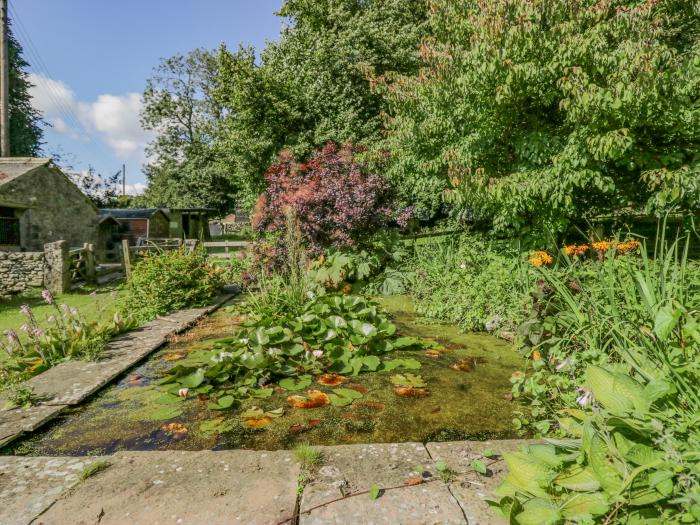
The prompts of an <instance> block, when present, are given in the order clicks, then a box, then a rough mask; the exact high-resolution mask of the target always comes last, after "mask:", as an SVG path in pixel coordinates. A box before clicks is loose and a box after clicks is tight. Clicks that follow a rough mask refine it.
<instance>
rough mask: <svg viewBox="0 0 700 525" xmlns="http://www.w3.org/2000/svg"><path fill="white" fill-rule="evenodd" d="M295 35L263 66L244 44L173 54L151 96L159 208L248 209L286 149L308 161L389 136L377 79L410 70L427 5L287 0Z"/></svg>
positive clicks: (391, 0)
mask: <svg viewBox="0 0 700 525" xmlns="http://www.w3.org/2000/svg"><path fill="white" fill-rule="evenodd" d="M278 14H279V15H280V16H282V17H284V18H285V19H286V22H287V23H286V28H285V29H284V30H283V32H282V34H281V36H280V39H279V41H278V42H271V43H269V44H268V46H267V47H266V48H265V50H264V51H263V52H262V53H261V56H260V57H259V58H256V53H255V50H254V49H252V48H250V47H245V46H241V47H240V48H238V49H237V50H235V51H230V50H228V49H226V47H224V46H222V47H221V48H220V49H219V50H218V52H216V53H208V52H205V51H201V50H198V51H195V52H193V53H191V54H190V55H188V56H186V57H173V58H171V59H168V60H166V61H164V62H163V64H161V66H160V67H159V68H158V69H157V70H156V71H155V74H154V77H153V79H152V80H151V81H150V82H149V85H148V88H147V90H146V93H145V95H144V101H145V111H144V115H143V120H144V125H145V126H146V127H147V129H151V130H154V131H155V132H156V133H157V138H156V139H155V141H154V142H153V143H152V144H151V154H152V155H153V158H154V159H155V160H154V161H153V162H152V163H150V164H149V166H148V167H147V175H148V177H149V190H148V193H147V195H146V197H147V198H148V199H151V202H153V203H154V204H156V203H167V204H172V203H173V202H174V201H177V202H181V201H187V202H189V203H202V204H207V205H211V206H214V207H221V208H225V207H226V206H227V205H228V206H229V207H230V206H231V205H232V204H233V202H234V201H238V203H240V204H243V205H246V206H250V205H252V203H253V202H254V200H255V198H256V197H257V195H258V194H259V193H260V192H261V191H262V190H263V189H264V178H263V174H264V173H265V171H266V170H267V168H268V167H269V166H270V165H271V164H272V163H273V162H274V161H275V159H276V158H277V155H278V154H279V153H280V152H281V151H282V150H285V149H288V150H291V151H292V152H293V153H294V154H295V155H296V156H297V157H299V158H302V159H303V158H306V157H308V156H309V155H310V154H311V152H313V151H314V150H316V149H319V148H320V147H322V146H323V145H324V144H326V142H328V141H333V142H336V143H339V144H340V143H345V142H347V141H353V142H354V143H362V144H367V145H371V144H374V143H375V142H377V141H379V140H380V139H381V138H382V113H383V112H384V111H385V110H386V103H385V100H384V97H383V96H381V95H379V94H377V93H375V92H373V91H372V89H371V82H372V81H373V80H371V81H370V80H369V79H368V75H373V76H381V75H382V74H384V73H385V72H386V71H398V72H401V73H404V74H408V73H413V72H415V71H416V70H417V67H418V65H419V56H418V44H419V43H420V41H421V38H422V37H423V36H424V35H425V33H426V30H427V25H426V19H427V3H426V0H362V1H361V0H313V1H312V0H287V1H286V2H284V4H283V5H282V8H281V10H280V12H279V13H278Z"/></svg>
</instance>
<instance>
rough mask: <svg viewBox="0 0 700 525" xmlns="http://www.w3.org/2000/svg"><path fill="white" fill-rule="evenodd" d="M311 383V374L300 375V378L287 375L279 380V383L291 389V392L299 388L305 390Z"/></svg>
mask: <svg viewBox="0 0 700 525" xmlns="http://www.w3.org/2000/svg"><path fill="white" fill-rule="evenodd" d="M310 384H311V376H310V375H303V376H299V377H298V378H294V377H285V378H284V379H282V380H280V382H279V385H280V386H281V387H282V388H284V389H285V390H289V391H291V392H296V391H297V390H304V389H305V388H306V387H308V386H309V385H310Z"/></svg>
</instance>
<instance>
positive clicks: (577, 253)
mask: <svg viewBox="0 0 700 525" xmlns="http://www.w3.org/2000/svg"><path fill="white" fill-rule="evenodd" d="M589 248H590V246H588V245H587V244H570V245H569V246H565V247H564V253H565V254H566V255H568V256H569V257H581V256H582V255H585V253H586V252H587V251H588V249H589Z"/></svg>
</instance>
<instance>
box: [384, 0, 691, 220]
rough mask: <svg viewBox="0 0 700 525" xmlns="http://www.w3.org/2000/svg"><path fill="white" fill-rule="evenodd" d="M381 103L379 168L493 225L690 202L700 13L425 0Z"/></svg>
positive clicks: (650, 3)
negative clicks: (417, 32) (411, 44)
mask: <svg viewBox="0 0 700 525" xmlns="http://www.w3.org/2000/svg"><path fill="white" fill-rule="evenodd" d="M431 27H432V31H433V38H431V39H429V40H427V41H426V42H425V43H424V44H423V45H422V47H421V56H422V60H423V63H424V68H422V69H421V71H420V73H419V74H418V75H403V76H402V75H393V76H390V77H389V78H387V79H386V80H385V81H384V82H380V83H378V84H377V88H378V90H379V92H380V93H383V94H385V95H386V96H387V97H388V99H389V101H390V107H391V109H390V113H391V115H392V118H391V119H388V120H387V122H388V139H387V141H386V143H385V144H384V146H383V147H384V149H388V150H389V151H391V163H390V168H389V176H390V177H391V178H392V179H393V180H394V182H395V184H396V185H397V186H398V187H399V189H400V190H401V193H402V197H403V199H404V200H405V201H409V202H415V203H416V204H417V205H418V206H419V207H420V208H422V209H423V210H427V211H428V212H431V213H432V212H434V211H435V210H436V209H437V208H438V207H439V206H440V199H439V198H438V197H437V196H439V195H441V194H442V195H443V196H445V197H447V199H448V200H449V201H450V202H452V203H454V204H456V205H457V206H458V209H459V210H460V211H462V212H469V213H475V214H477V215H479V216H481V217H485V218H487V219H489V220H490V221H491V222H492V225H493V228H494V229H495V230H497V231H501V232H516V231H517V232H525V231H527V230H529V229H531V228H533V229H534V230H536V231H537V232H544V231H550V232H551V231H554V232H558V231H563V230H564V229H565V228H566V227H567V224H568V223H569V220H571V219H573V218H580V217H586V216H592V215H595V214H598V213H600V212H604V211H608V210H611V209H630V210H638V209H641V208H643V207H644V206H645V205H651V206H667V205H668V204H669V203H673V204H674V205H680V206H683V207H685V208H686V209H689V208H690V209H695V210H697V209H698V208H700V182H698V181H700V173H699V172H700V153H699V152H700V58H698V57H700V39H699V38H698V35H699V34H700V16H699V15H698V12H697V10H696V9H695V6H694V5H693V2H690V1H687V0H668V1H664V2H658V1H655V0H606V1H603V2H601V1H594V0H578V1H575V2H572V1H570V0H542V1H539V2H523V1H521V0H491V1H488V2H486V1H477V0H435V1H434V2H432V8H431Z"/></svg>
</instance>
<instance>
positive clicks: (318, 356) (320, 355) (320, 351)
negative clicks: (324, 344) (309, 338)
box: [311, 350, 323, 359]
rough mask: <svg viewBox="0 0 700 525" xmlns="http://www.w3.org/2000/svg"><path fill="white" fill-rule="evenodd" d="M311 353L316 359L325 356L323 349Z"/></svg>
mask: <svg viewBox="0 0 700 525" xmlns="http://www.w3.org/2000/svg"><path fill="white" fill-rule="evenodd" d="M311 353H312V354H313V356H314V357H315V358H316V359H321V358H322V357H323V350H314V351H313V352H311Z"/></svg>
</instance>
